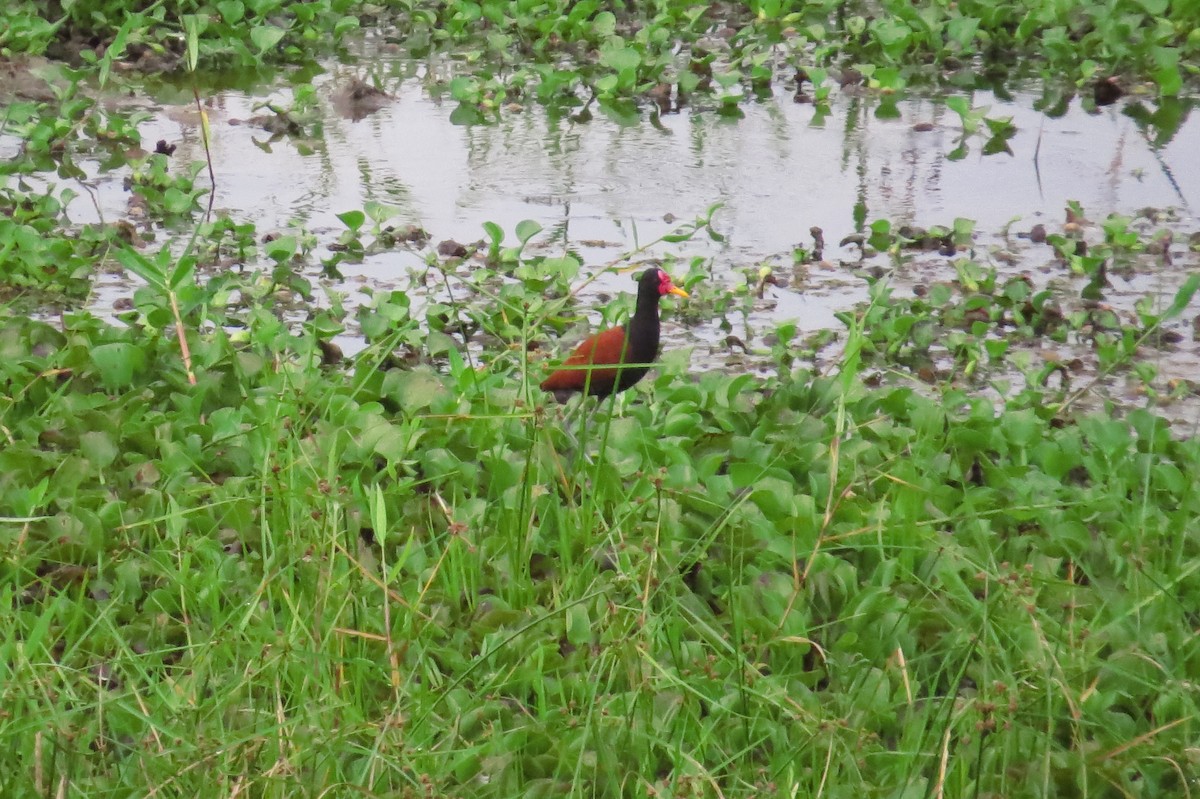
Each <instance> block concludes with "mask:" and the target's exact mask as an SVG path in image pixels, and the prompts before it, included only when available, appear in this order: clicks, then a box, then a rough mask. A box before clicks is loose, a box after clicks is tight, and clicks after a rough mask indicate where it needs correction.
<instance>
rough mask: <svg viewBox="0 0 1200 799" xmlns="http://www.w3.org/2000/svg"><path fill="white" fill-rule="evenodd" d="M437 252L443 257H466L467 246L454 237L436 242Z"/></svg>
mask: <svg viewBox="0 0 1200 799" xmlns="http://www.w3.org/2000/svg"><path fill="white" fill-rule="evenodd" d="M437 254H438V255H440V256H442V257H443V258H466V257H467V248H466V246H465V245H463V244H459V243H458V242H457V241H455V240H454V239H446V240H445V241H442V242H439V243H438V246H437Z"/></svg>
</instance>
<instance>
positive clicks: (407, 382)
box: [383, 369, 446, 413]
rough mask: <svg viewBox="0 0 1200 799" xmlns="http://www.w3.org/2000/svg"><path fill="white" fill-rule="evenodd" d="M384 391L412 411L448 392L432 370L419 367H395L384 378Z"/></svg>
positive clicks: (424, 406) (406, 409) (428, 404)
mask: <svg viewBox="0 0 1200 799" xmlns="http://www.w3.org/2000/svg"><path fill="white" fill-rule="evenodd" d="M383 393H384V394H386V395H387V396H389V397H391V398H392V399H394V400H395V401H396V403H397V404H398V405H399V406H400V407H401V408H403V409H404V410H405V411H408V412H410V413H411V412H414V411H419V410H422V409H424V408H428V407H429V406H430V405H432V404H433V403H434V401H435V400H436V399H437V398H438V397H440V396H442V395H443V394H445V393H446V387H445V386H444V385H443V384H442V381H441V379H440V378H439V377H438V376H437V375H435V374H434V373H433V372H431V371H428V370H425V369H418V370H413V371H411V372H409V371H403V370H400V369H393V370H391V371H389V372H388V373H387V375H385V376H384V378H383Z"/></svg>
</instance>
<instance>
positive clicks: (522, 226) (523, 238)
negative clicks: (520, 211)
mask: <svg viewBox="0 0 1200 799" xmlns="http://www.w3.org/2000/svg"><path fill="white" fill-rule="evenodd" d="M541 232H542V226H541V225H539V224H538V223H537V222H534V221H533V220H531V219H524V220H522V221H520V222H518V223H517V240H518V241H520V242H521V244H526V243H527V242H528V241H529V240H530V239H532V238H533V237H534V236H536V235H537V234H538V233H541Z"/></svg>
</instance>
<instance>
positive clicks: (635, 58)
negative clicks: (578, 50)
mask: <svg viewBox="0 0 1200 799" xmlns="http://www.w3.org/2000/svg"><path fill="white" fill-rule="evenodd" d="M600 63H601V64H603V65H604V66H606V67H609V68H611V69H614V70H616V71H617V72H623V71H625V70H637V68H638V67H639V66H641V63H642V54H641V53H639V52H638V51H637V50H634V49H633V48H632V47H622V46H617V47H604V48H601V50H600Z"/></svg>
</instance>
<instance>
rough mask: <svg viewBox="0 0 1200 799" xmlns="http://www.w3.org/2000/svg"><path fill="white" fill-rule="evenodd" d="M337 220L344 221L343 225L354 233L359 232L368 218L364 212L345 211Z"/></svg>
mask: <svg viewBox="0 0 1200 799" xmlns="http://www.w3.org/2000/svg"><path fill="white" fill-rule="evenodd" d="M337 218H338V219H340V220H341V221H342V224H343V225H345V226H346V227H348V228H350V229H351V230H354V231H357V230H358V229H359V228H360V227H362V226H363V223H364V222H366V221H367V216H366V214H364V213H363V212H362V211H345V212H343V213H340V214H338V215H337Z"/></svg>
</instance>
